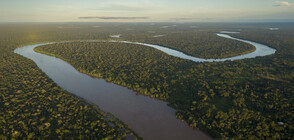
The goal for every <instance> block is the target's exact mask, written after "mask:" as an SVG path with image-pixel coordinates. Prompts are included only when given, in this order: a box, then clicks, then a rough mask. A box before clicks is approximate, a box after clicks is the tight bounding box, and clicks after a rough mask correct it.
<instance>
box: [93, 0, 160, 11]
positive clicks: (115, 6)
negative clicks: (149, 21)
mask: <svg viewBox="0 0 294 140" xmlns="http://www.w3.org/2000/svg"><path fill="white" fill-rule="evenodd" d="M158 8H159V7H158V5H154V4H152V3H151V2H148V1H146V2H117V1H116V2H114V1H105V2H100V3H99V5H95V7H90V8H88V10H98V11H112V12H113V11H127V12H134V11H136V12H138V11H150V10H154V9H158Z"/></svg>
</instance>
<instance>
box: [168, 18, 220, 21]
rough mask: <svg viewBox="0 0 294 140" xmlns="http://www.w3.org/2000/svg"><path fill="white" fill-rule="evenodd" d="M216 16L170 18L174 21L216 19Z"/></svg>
mask: <svg viewBox="0 0 294 140" xmlns="http://www.w3.org/2000/svg"><path fill="white" fill-rule="evenodd" d="M214 19H215V18H181V17H180V18H170V20H173V21H195V20H197V21H207V20H214Z"/></svg>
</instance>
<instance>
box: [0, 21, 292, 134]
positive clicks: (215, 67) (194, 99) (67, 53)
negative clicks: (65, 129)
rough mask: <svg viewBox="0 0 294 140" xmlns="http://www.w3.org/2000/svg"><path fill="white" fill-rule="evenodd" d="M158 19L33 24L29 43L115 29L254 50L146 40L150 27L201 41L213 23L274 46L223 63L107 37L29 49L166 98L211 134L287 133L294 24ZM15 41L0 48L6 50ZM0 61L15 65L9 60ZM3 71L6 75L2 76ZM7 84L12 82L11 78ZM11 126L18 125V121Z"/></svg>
mask: <svg viewBox="0 0 294 140" xmlns="http://www.w3.org/2000/svg"><path fill="white" fill-rule="evenodd" d="M74 25H75V24H74ZM162 25H165V23H161V24H159V25H157V26H152V27H149V26H148V24H147V25H146V24H142V25H136V26H130V25H125V24H122V25H121V26H120V27H114V28H108V26H110V25H101V26H102V27H104V28H102V29H96V30H97V31H92V30H89V29H90V28H89V27H88V26H89V25H87V26H86V25H79V26H82V29H83V30H81V29H78V28H73V29H70V28H65V29H62V30H61V31H59V30H56V29H55V30H54V29H53V30H52V28H53V27H52V26H53V25H46V26H45V25H42V26H41V25H40V26H41V27H42V28H39V29H38V30H35V34H37V35H39V36H31V37H35V38H34V39H30V40H28V41H27V42H37V41H39V42H44V41H57V40H85V39H109V35H111V34H117V33H121V34H122V38H124V39H128V40H130V41H139V42H144V41H145V42H146V43H150V44H160V45H163V46H169V47H171V48H175V49H177V50H180V51H183V52H184V53H187V54H191V55H194V56H198V55H199V56H200V55H201V57H203V58H210V57H213V58H217V57H224V56H234V55H236V54H240V53H244V52H245V51H248V52H249V51H252V46H248V45H246V44H242V43H240V44H239V45H240V46H244V48H245V49H244V48H242V49H240V48H235V49H234V47H230V45H216V46H219V47H220V46H227V47H229V49H224V50H226V51H219V49H213V46H207V47H211V48H212V49H211V50H210V53H209V54H205V53H202V54H197V52H196V51H195V52H193V51H191V50H193V47H192V46H198V47H197V48H199V49H200V50H201V49H203V50H206V49H207V47H205V48H201V45H197V42H193V41H191V43H192V44H191V45H185V46H189V47H178V45H173V44H170V43H169V42H167V41H162V42H161V43H158V40H155V39H153V38H152V36H153V35H154V34H155V33H154V30H156V33H158V34H173V32H174V34H177V36H178V37H171V36H173V35H167V36H168V38H166V39H165V40H169V38H170V39H171V42H181V40H185V39H187V38H189V37H191V36H190V35H189V34H190V32H193V33H194V34H197V33H199V34H197V35H199V37H200V38H201V37H204V38H203V40H207V41H209V39H207V38H205V37H209V36H213V34H214V33H215V32H217V31H218V29H219V28H220V27H217V26H221V29H223V28H227V29H231V30H236V29H238V28H242V29H243V30H247V31H244V33H243V32H242V33H241V34H236V35H235V34H234V36H236V37H240V38H244V39H248V40H253V41H256V42H260V43H263V44H267V45H269V46H271V47H275V49H277V52H276V54H274V55H270V56H266V57H257V58H255V59H244V60H238V61H226V62H221V63H219V62H218V63H214V62H213V63H195V62H191V61H188V60H183V59H179V58H175V57H171V56H168V55H166V54H164V53H162V52H160V51H158V50H156V49H152V48H148V47H145V46H140V45H133V44H123V43H111V42H103V43H102V42H101V43H94V42H84V43H81V42H74V43H59V44H52V45H46V46H41V47H38V48H36V49H35V50H36V51H38V52H42V53H45V54H49V55H54V56H57V57H60V58H62V59H64V60H65V61H67V62H69V63H70V64H72V65H73V66H74V67H75V68H76V69H78V70H79V71H81V72H84V73H87V74H89V75H92V76H96V77H101V78H104V79H106V80H107V81H109V82H113V83H116V84H120V85H123V86H126V87H128V88H130V89H133V90H134V91H137V92H138V93H140V94H144V95H148V96H150V97H154V98H158V99H161V100H165V101H167V102H168V103H169V105H170V106H172V107H173V108H175V109H177V110H178V112H177V115H176V117H177V118H179V119H182V120H184V121H186V122H187V123H188V124H189V125H190V126H191V127H194V128H199V129H200V130H203V131H205V132H207V133H208V134H210V135H211V136H213V137H214V138H227V137H229V138H231V139H242V138H246V139H248V138H252V139H261V138H272V139H293V133H294V131H293V124H294V123H293V118H294V117H293V116H294V115H293V110H294V107H293V87H294V85H293V83H294V81H293V79H294V78H293V77H294V73H293V67H294V63H293V62H294V56H293V54H294V50H293V49H294V46H293V43H294V42H293V40H292V39H291V38H293V36H294V35H293V30H294V29H293V27H292V26H288V25H283V27H284V28H285V29H284V30H282V31H274V32H270V31H268V30H266V29H264V28H262V27H261V26H260V25H242V26H239V25H238V26H237V25H231V26H228V25H227V26H224V25H214V26H212V25H202V28H199V29H193V30H191V29H190V27H189V26H190V25H178V27H175V26H172V25H170V28H168V29H166V28H161V27H162ZM43 26H44V27H43ZM55 26H56V25H55ZM71 26H73V25H71ZM75 26H77V25H75ZM183 26H185V27H183ZM281 26H282V25H281ZM204 27H205V28H204ZM31 28H33V29H35V28H36V27H31ZM126 28H127V29H128V30H127V31H126ZM188 28H189V30H188ZM49 29H51V31H49ZM41 31H43V32H41ZM44 31H47V32H46V33H44ZM184 31H186V32H184ZM31 32H32V31H30V32H29V33H31ZM73 33H76V34H73ZM185 33H187V34H188V35H185ZM132 34H134V35H132ZM191 34H192V33H191ZM15 35H16V34H15ZM15 35H14V36H15ZM52 35H56V36H54V37H53V36H52ZM213 37H214V36H213ZM131 38H132V39H131ZM150 38H151V39H150ZM159 38H162V37H158V39H159ZM215 38H216V37H215ZM118 40H120V39H118ZM216 40H219V39H216ZM219 41H220V42H219ZM219 41H217V42H215V43H216V44H222V43H223V42H224V44H236V43H234V41H233V42H231V40H226V39H224V40H219ZM24 42H25V41H24ZM189 42H190V41H189ZM10 43H11V42H10ZM14 43H15V42H14ZM209 43H211V44H213V43H212V42H209ZM20 44H23V42H19V44H18V45H20ZM175 44H176V43H175ZM18 45H12V46H11V47H7V46H6V47H7V48H9V49H10V50H12V49H13V48H15V46H18ZM9 49H8V50H9ZM195 50H196V49H195ZM230 50H231V53H230ZM228 51H229V52H228ZM6 52H9V51H6ZM236 52H237V53H236ZM220 54H223V55H220ZM15 55H16V54H13V56H15ZM9 57H11V56H9ZM16 57H19V58H21V57H20V56H16ZM23 61H24V60H23ZM26 61H28V60H26ZM28 62H30V61H28ZM24 63H27V62H24ZM22 64H23V63H22ZM1 66H2V65H1ZM6 67H7V68H10V69H11V70H12V69H13V68H12V67H11V66H10V65H8V66H6ZM35 67H36V66H35ZM1 72H2V71H1ZM1 76H2V75H1ZM14 76H15V75H14ZM14 76H12V77H14ZM2 77H4V78H5V79H7V77H6V76H5V75H3V76H2ZM46 78H47V77H46ZM1 81H2V80H1ZM10 83H12V84H17V83H15V82H14V81H13V80H11V81H10ZM1 86H2V84H1ZM10 88H12V87H9V88H7V89H6V90H7V91H9V90H8V89H10ZM2 98H3V96H2ZM20 114H21V113H20ZM12 120H13V119H12ZM13 126H15V127H16V124H14V125H13Z"/></svg>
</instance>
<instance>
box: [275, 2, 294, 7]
mask: <svg viewBox="0 0 294 140" xmlns="http://www.w3.org/2000/svg"><path fill="white" fill-rule="evenodd" d="M274 6H277V7H279V6H287V7H290V6H294V3H292V2H288V1H276V2H275V5H274Z"/></svg>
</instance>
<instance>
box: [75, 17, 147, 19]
mask: <svg viewBox="0 0 294 140" xmlns="http://www.w3.org/2000/svg"><path fill="white" fill-rule="evenodd" d="M79 19H104V20H111V19H115V20H118V19H124V20H134V19H148V17H79Z"/></svg>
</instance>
